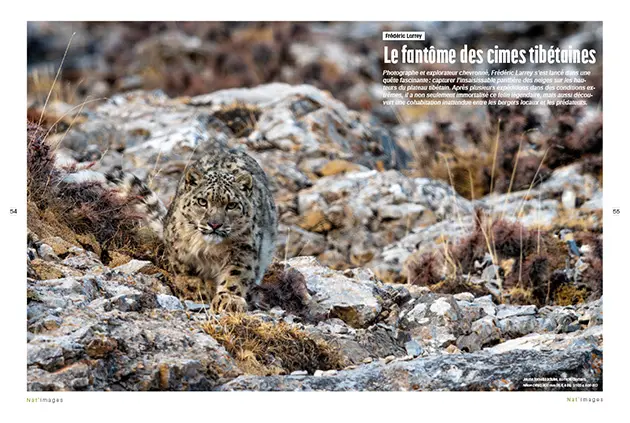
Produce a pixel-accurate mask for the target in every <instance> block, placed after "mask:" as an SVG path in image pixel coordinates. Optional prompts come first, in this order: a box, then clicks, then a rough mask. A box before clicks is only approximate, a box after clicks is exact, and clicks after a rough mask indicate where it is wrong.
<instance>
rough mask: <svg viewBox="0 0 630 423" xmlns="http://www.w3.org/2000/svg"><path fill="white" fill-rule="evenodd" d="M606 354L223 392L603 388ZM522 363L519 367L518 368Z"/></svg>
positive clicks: (557, 354) (406, 366)
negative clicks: (573, 381)
mask: <svg viewBox="0 0 630 423" xmlns="http://www.w3.org/2000/svg"><path fill="white" fill-rule="evenodd" d="M601 360H602V352H601V350H599V349H598V348H594V347H588V346H582V347H576V348H573V349H568V350H560V349H559V350H552V351H532V350H513V351H508V352H505V353H501V354H488V353H487V352H476V353H470V354H449V355H440V356H434V357H427V358H416V359H414V360H410V361H397V362H393V363H389V364H382V363H373V364H368V365H365V366H360V367H358V368H356V369H352V370H342V371H339V372H337V373H336V374H335V375H332V376H324V375H322V376H320V377H312V376H307V377H304V378H299V379H298V378H292V377H290V376H268V377H257V376H240V377H238V378H236V379H234V380H232V381H230V382H228V383H226V384H224V385H221V386H220V387H218V388H217V389H218V390H221V391H240V390H253V391H412V390H413V391H425V390H426V391H491V390H542V391H550V390H564V389H567V388H562V387H561V386H560V384H559V383H556V384H549V383H548V384H547V385H540V386H538V385H537V384H536V383H535V380H540V378H560V379H562V381H565V380H566V378H570V377H575V378H584V379H585V382H586V383H588V384H589V386H587V387H585V386H580V385H575V386H572V387H570V388H568V389H569V390H579V391H601V390H602V379H601V370H600V369H601ZM514 363H518V366H514Z"/></svg>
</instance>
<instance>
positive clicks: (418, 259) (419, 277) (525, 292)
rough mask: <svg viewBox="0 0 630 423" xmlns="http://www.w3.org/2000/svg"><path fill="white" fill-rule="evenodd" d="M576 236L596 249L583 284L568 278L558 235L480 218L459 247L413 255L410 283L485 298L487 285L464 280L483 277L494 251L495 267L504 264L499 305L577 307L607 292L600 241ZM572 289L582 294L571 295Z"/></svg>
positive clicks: (592, 236)
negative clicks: (485, 261) (482, 270)
mask: <svg viewBox="0 0 630 423" xmlns="http://www.w3.org/2000/svg"><path fill="white" fill-rule="evenodd" d="M575 238H576V240H577V242H578V245H582V244H588V245H589V246H591V248H592V250H593V251H592V253H591V256H590V257H589V258H588V263H589V266H588V267H587V268H586V269H585V271H584V272H583V273H582V278H581V280H580V281H579V282H575V281H569V280H568V279H567V277H566V276H565V273H564V270H565V268H566V266H567V260H570V258H569V254H568V249H567V246H566V245H565V243H564V242H563V241H561V240H560V239H559V238H558V237H557V236H555V235H554V231H552V230H546V229H540V228H538V229H536V230H531V229H527V228H525V227H524V226H523V225H521V224H520V223H517V222H510V221H507V220H504V219H496V220H492V219H490V218H488V217H486V216H483V215H481V214H479V215H478V218H477V221H476V225H475V227H474V228H473V230H472V231H471V233H470V234H469V235H467V236H465V237H463V238H462V239H460V240H459V241H458V242H457V243H456V244H454V245H448V244H443V245H444V252H441V253H425V254H422V255H412V256H411V257H410V258H409V259H408V260H407V263H406V270H407V277H408V283H411V284H416V285H421V286H427V287H429V288H430V289H431V290H432V291H434V292H441V293H458V292H472V293H473V294H475V295H485V294H487V293H488V292H487V291H486V290H485V288H484V287H483V285H478V284H474V283H471V282H469V281H468V280H467V278H465V277H464V276H465V275H473V276H474V275H479V273H480V269H478V268H477V267H476V266H475V263H481V262H483V259H484V256H486V255H487V254H488V253H489V254H491V256H492V261H493V263H494V264H497V265H499V266H500V270H499V278H500V282H501V288H502V290H503V294H502V296H501V297H498V298H496V300H497V301H500V302H504V301H508V302H510V303H513V304H536V305H545V304H555V303H566V301H568V300H569V299H572V301H574V302H572V304H575V303H576V302H580V301H583V300H584V299H591V298H596V297H598V296H599V295H601V291H602V271H601V268H602V248H601V237H600V236H599V235H598V234H597V233H593V232H587V231H585V232H577V233H576V234H575ZM477 277H478V276H477ZM569 288H570V289H573V290H574V291H576V292H577V293H580V295H577V294H576V295H568V292H569V290H570V289H569ZM560 290H562V291H560ZM571 292H573V291H571Z"/></svg>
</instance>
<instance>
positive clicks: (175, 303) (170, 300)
mask: <svg viewBox="0 0 630 423" xmlns="http://www.w3.org/2000/svg"><path fill="white" fill-rule="evenodd" d="M156 299H157V302H158V304H159V305H160V307H162V308H164V309H166V310H183V309H184V306H183V305H182V302H181V301H180V300H179V298H177V297H174V296H172V295H164V294H159V295H157V296H156Z"/></svg>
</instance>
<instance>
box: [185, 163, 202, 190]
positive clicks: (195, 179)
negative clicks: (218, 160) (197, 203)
mask: <svg viewBox="0 0 630 423" xmlns="http://www.w3.org/2000/svg"><path fill="white" fill-rule="evenodd" d="M202 176H203V175H202V174H201V172H199V171H198V170H197V169H195V168H194V167H189V168H188V169H186V174H185V175H184V179H185V181H186V187H194V186H197V185H198V184H199V181H201V177H202Z"/></svg>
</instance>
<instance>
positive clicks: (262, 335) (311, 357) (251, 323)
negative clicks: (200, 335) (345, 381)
mask: <svg viewBox="0 0 630 423" xmlns="http://www.w3.org/2000/svg"><path fill="white" fill-rule="evenodd" d="M203 329H204V330H205V331H206V332H207V333H208V334H209V335H210V336H212V337H213V338H214V339H216V340H217V341H218V342H219V343H220V344H221V345H223V346H224V347H225V349H226V350H227V351H228V352H229V353H230V355H231V356H232V357H234V359H236V360H237V362H238V363H239V367H240V368H241V369H242V370H244V371H245V372H246V373H249V374H256V375H274V374H288V373H291V372H292V371H295V370H307V371H308V372H309V373H313V372H314V371H315V370H318V369H321V370H331V369H341V368H343V367H344V366H345V364H346V363H345V359H344V357H343V356H342V355H341V354H340V353H339V352H338V351H337V350H335V349H334V348H333V347H332V346H330V345H329V344H328V343H326V342H325V341H323V340H319V339H314V338H312V337H311V336H310V335H309V334H307V333H306V332H304V331H302V330H300V329H298V328H297V327H295V326H292V325H289V324H287V323H285V322H279V323H272V322H265V321H263V320H261V319H260V318H258V317H255V316H250V315H247V314H241V313H235V314H227V315H223V316H221V317H218V318H212V320H210V321H209V322H208V323H205V324H204V326H203Z"/></svg>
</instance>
